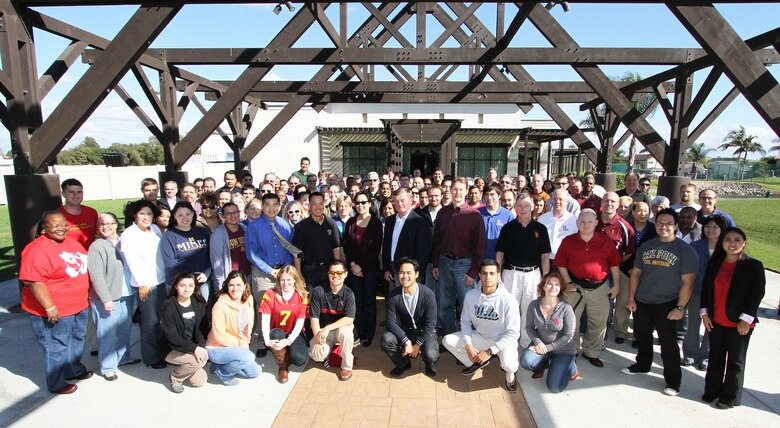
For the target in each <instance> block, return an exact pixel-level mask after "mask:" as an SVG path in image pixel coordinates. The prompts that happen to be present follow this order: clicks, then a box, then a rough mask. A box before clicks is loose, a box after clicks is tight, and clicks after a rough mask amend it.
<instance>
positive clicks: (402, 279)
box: [381, 257, 439, 377]
mask: <svg viewBox="0 0 780 428" xmlns="http://www.w3.org/2000/svg"><path fill="white" fill-rule="evenodd" d="M419 275H420V265H419V264H417V261H416V260H414V259H410V258H408V257H404V258H403V259H401V261H400V263H399V266H398V273H397V276H398V282H399V283H400V284H401V286H400V287H397V288H395V289H393V291H391V292H390V295H389V296H388V297H387V330H388V331H387V333H385V334H384V335H382V343H381V346H382V350H383V351H385V352H386V353H387V355H388V356H389V357H390V359H391V360H392V361H393V364H395V368H394V369H392V370H391V371H390V375H391V376H393V377H398V376H401V374H402V373H403V372H405V371H407V370H409V369H410V368H412V362H411V360H410V359H411V358H417V356H418V355H421V356H422V359H423V361H425V374H427V375H428V376H431V377H433V376H436V366H435V365H434V364H435V363H436V360H438V359H439V346H438V342H437V341H436V319H437V318H436V317H437V312H436V298H435V297H434V295H433V290H431V289H430V288H428V287H421V286H420V284H418V283H417V278H418V277H419Z"/></svg>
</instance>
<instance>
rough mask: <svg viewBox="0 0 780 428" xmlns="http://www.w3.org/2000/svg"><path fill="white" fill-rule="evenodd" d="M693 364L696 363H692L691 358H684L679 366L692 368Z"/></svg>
mask: <svg viewBox="0 0 780 428" xmlns="http://www.w3.org/2000/svg"><path fill="white" fill-rule="evenodd" d="M694 363H696V361H694V360H693V358H691V357H685V358H683V359H682V361H680V365H681V366H683V367H688V366H692V365H693V364H694Z"/></svg>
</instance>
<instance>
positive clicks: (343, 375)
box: [339, 370, 352, 381]
mask: <svg viewBox="0 0 780 428" xmlns="http://www.w3.org/2000/svg"><path fill="white" fill-rule="evenodd" d="M351 378H352V370H340V371H339V380H341V381H348V380H350V379H351Z"/></svg>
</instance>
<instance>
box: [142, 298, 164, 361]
mask: <svg viewBox="0 0 780 428" xmlns="http://www.w3.org/2000/svg"><path fill="white" fill-rule="evenodd" d="M137 293H138V290H137V289H136V295H137ZM163 301H165V284H164V283H163V284H158V285H155V286H153V287H152V290H151V291H150V292H149V295H148V297H147V298H146V301H145V302H142V301H141V299H140V298H139V299H138V308H139V309H140V310H141V358H143V360H144V364H146V365H152V364H156V363H159V362H162V361H164V359H165V355H163V353H162V351H161V350H160V338H161V337H162V328H161V327H160V307H161V306H162V303H163Z"/></svg>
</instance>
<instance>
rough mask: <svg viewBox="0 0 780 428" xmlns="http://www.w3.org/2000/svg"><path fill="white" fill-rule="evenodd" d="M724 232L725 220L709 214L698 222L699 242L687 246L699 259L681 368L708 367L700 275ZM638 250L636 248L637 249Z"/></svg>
mask: <svg viewBox="0 0 780 428" xmlns="http://www.w3.org/2000/svg"><path fill="white" fill-rule="evenodd" d="M725 231H726V219H724V218H723V217H722V216H720V215H718V214H714V215H711V216H709V217H707V218H706V219H704V223H702V239H699V240H698V241H693V242H692V243H691V247H693V249H694V250H695V251H696V255H697V256H699V271H698V272H697V273H696V282H695V283H694V284H693V292H692V293H691V299H690V300H688V330H687V331H686V333H685V339H684V340H683V347H682V355H683V359H682V365H683V366H691V365H694V364H695V365H696V369H697V370H699V371H706V370H707V365H708V364H709V359H708V356H709V353H710V335H709V333H707V331H706V330H705V331H704V334H701V332H700V330H701V317H700V316H699V309H700V308H701V288H702V283H703V282H704V274H705V273H706V272H707V263H709V261H710V258H711V257H712V254H714V253H715V249H716V248H718V242H720V237H721V235H723V232H725ZM637 248H638V247H637Z"/></svg>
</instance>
